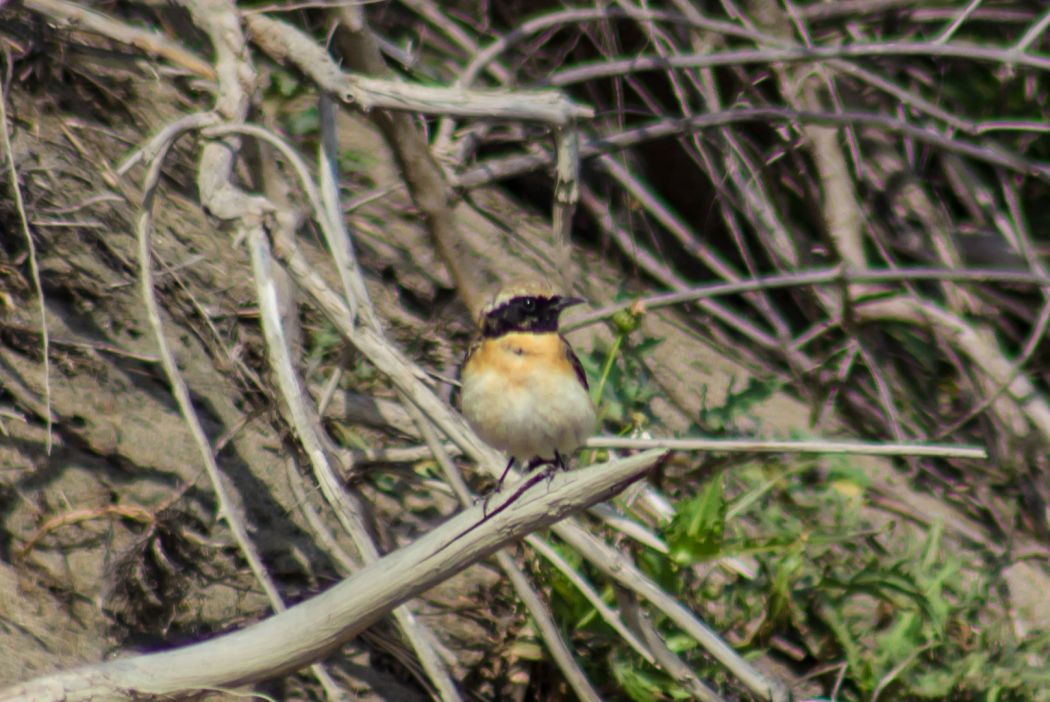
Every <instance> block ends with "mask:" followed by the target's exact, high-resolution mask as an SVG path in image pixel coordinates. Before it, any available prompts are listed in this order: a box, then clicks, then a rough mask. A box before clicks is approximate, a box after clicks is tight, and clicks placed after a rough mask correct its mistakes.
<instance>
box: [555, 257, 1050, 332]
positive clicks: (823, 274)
mask: <svg viewBox="0 0 1050 702" xmlns="http://www.w3.org/2000/svg"><path fill="white" fill-rule="evenodd" d="M922 280H950V281H953V282H969V283H1000V284H1004V285H1017V284H1022V285H1039V286H1043V285H1050V277H1047V276H1043V275H1040V274H1038V273H1031V272H1029V271H1011V270H1002V269H996V268H991V269H982V268H963V269H958V270H955V269H951V268H895V269H892V270H883V271H877V270H863V271H850V270H846V269H843V268H841V267H835V268H821V269H818V270H814V271H809V272H801V273H784V274H780V275H771V276H765V277H761V278H756V279H754V280H742V281H740V282H737V283H713V284H711V285H701V286H698V287H695V288H689V289H688V290H683V291H681V292H670V293H661V294H659V295H653V296H650V297H645V298H639V299H637V300H631V301H628V302H618V303H615V304H612V305H608V306H607V307H602V308H600V309H597V310H594V311H593V312H588V313H586V314H583V315H580V316H578V317H573V318H572V319H571V320H570V321H568V322H567V323H565V324H564V325H562V327H563V329H564V330H565V331H566V332H568V331H573V330H575V329H580V328H581V327H585V326H588V325H591V324H594V323H595V322H599V321H602V320H605V319H609V318H610V317H612V316H613V315H614V314H616V313H617V312H619V311H621V310H626V309H631V308H632V307H635V308H636V309H641V310H649V309H658V308H660V307H668V306H671V305H678V304H681V303H683V302H692V301H695V300H701V299H706V298H710V297H722V296H725V295H737V294H740V293H744V292H750V291H752V290H763V289H768V290H772V289H777V288H793V287H796V286H805V285H825V284H833V283H839V282H841V283H843V284H846V285H850V284H854V283H890V282H898V281H922Z"/></svg>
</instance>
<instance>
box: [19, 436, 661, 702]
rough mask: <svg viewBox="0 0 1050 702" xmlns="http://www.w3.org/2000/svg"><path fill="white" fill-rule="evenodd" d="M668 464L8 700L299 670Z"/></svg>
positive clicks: (559, 484) (625, 472)
mask: <svg viewBox="0 0 1050 702" xmlns="http://www.w3.org/2000/svg"><path fill="white" fill-rule="evenodd" d="M662 455H663V452H662V451H659V450H656V451H647V452H645V453H640V454H637V455H635V456H631V457H630V458H625V459H621V460H617V461H612V462H610V463H603V464H599V465H595V466H591V467H590V468H586V469H582V470H576V471H572V472H568V473H562V474H560V475H557V476H555V477H554V479H553V480H552V481H551V483H550V485H549V487H548V489H547V490H546V491H545V492H544V494H543V495H542V496H541V495H538V494H534V495H533V496H530V497H529V498H528V499H521V500H518V501H517V502H515V503H514V504H512V505H510V506H509V507H508V508H507V509H505V510H503V511H501V512H500V513H499V514H498V515H493V516H491V518H490V519H488V520H487V521H485V523H483V524H481V525H480V526H479V527H478V528H477V529H474V530H472V531H470V533H468V534H467V535H466V536H464V537H463V538H461V539H458V540H453V537H454V536H455V535H456V534H460V533H462V532H463V531H465V530H466V529H468V528H469V527H470V526H472V525H474V524H477V523H478V522H479V521H480V520H481V519H482V518H483V517H484V506H483V505H478V506H477V507H474V508H473V509H470V510H466V511H464V512H463V513H461V514H459V515H457V516H456V517H454V518H452V519H450V520H448V521H447V522H445V523H444V524H442V525H441V527H439V528H438V529H435V530H434V531H431V532H430V533H428V534H426V535H424V536H422V537H421V538H419V539H418V540H417V541H415V542H413V543H412V544H410V545H408V546H406V547H404V548H401V549H399V550H397V551H395V552H393V553H391V554H389V555H387V556H384V557H383V558H381V559H380V560H378V561H375V562H374V563H371V564H369V565H367V566H365V567H364V568H363V569H362V570H360V571H359V572H357V573H356V574H354V575H353V576H351V577H350V578H347V579H346V580H344V581H342V582H341V583H339V584H338V585H335V586H334V587H332V588H331V589H329V590H328V591H326V592H324V593H323V594H321V595H318V596H316V597H314V598H311V599H309V600H307V601H305V602H302V603H300V604H298V605H296V606H294V607H291V608H289V609H288V610H287V611H285V612H282V613H280V614H277V615H274V616H272V617H270V618H268V619H265V620H263V621H261V622H258V623H256V624H252V625H250V626H248V627H246V628H244V629H241V630H239V631H237V632H234V633H232V634H226V635H222V636H218V637H216V638H213V639H209V640H208V641H204V642H202V643H198V644H193V645H190V646H185V647H183V648H178V649H175V650H172V651H166V652H163V653H152V654H146V655H140V656H134V657H130V658H122V659H118V660H113V661H108V662H105V663H101V664H99V665H95V666H88V667H85V668H80V669H77V670H72V671H66V672H62V673H56V674H52V675H47V676H44V677H41V678H37V679H35V680H31V681H29V682H25V683H21V684H19V685H15V686H13V687H9V688H7V689H4V690H0V701H4V702H6V701H8V700H10V701H11V702H14V701H15V700H25V699H35V700H38V701H40V702H47V701H49V700H55V701H56V702H58V701H59V700H62V701H63V702H78V701H81V700H93V701H97V700H102V699H117V698H120V699H124V698H128V697H136V698H140V699H141V698H143V697H146V696H155V697H159V696H178V695H184V694H192V693H196V692H198V691H200V690H202V689H216V688H229V687H235V686H239V685H244V684H247V683H250V682H253V681H257V680H263V679H268V678H272V677H274V676H278V675H281V674H283V673H287V672H290V671H293V670H297V669H299V668H300V667H302V666H304V665H306V664H308V663H310V662H311V661H315V660H320V659H321V658H323V657H324V656H325V655H327V654H329V653H330V652H331V651H333V650H335V649H337V648H338V647H339V646H341V645H342V644H343V643H345V642H346V641H348V640H350V639H352V638H353V637H354V636H356V635H357V634H359V633H360V632H361V631H363V630H364V629H366V628H367V627H368V626H370V625H372V624H373V623H375V622H376V621H377V620H379V619H380V618H382V617H383V616H385V615H386V614H387V613H388V612H390V611H391V610H392V609H393V608H394V607H396V606H397V605H399V604H401V603H403V602H405V601H406V600H408V599H411V598H412V597H415V596H417V595H419V594H421V593H423V592H425V591H426V590H427V589H429V588H431V587H433V586H434V585H436V584H437V583H440V582H442V581H444V580H447V579H448V578H449V577H451V576H452V575H454V574H455V573H458V572H459V571H461V570H463V569H464V568H466V567H467V566H469V565H471V564H472V563H476V562H477V561H479V560H481V559H482V558H485V557H486V556H488V555H489V554H491V553H493V552H495V551H496V550H498V549H499V548H501V547H503V546H505V545H506V544H508V543H511V542H513V541H515V540H517V539H519V538H521V537H522V536H525V535H526V534H528V533H530V532H532V531H535V530H537V529H541V528H543V527H546V526H550V525H551V524H554V523H556V522H557V521H558V520H561V519H564V518H565V517H566V516H568V515H570V514H572V513H573V512H576V511H579V510H581V509H585V508H586V507H588V506H590V505H592V504H596V503H598V502H602V501H605V500H607V499H609V498H610V497H612V496H613V495H615V494H616V493H617V492H619V491H620V490H622V489H623V488H625V487H626V486H627V485H629V484H631V483H632V482H634V481H636V480H639V479H641V478H642V477H643V476H644V475H645V474H646V473H647V472H648V471H649V470H650V468H651V467H652V466H653V464H654V463H655V462H656V461H658V460H659V459H660V457H661V456H662ZM535 492H537V493H538V492H539V491H535ZM438 552H440V554H438Z"/></svg>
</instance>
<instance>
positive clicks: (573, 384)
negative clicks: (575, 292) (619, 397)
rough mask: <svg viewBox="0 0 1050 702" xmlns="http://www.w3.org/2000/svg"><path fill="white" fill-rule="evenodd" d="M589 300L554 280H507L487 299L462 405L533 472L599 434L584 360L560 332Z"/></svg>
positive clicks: (491, 439)
mask: <svg viewBox="0 0 1050 702" xmlns="http://www.w3.org/2000/svg"><path fill="white" fill-rule="evenodd" d="M583 302H585V300H583V299H582V298H578V297H571V296H565V295H561V294H559V293H558V292H557V291H556V290H555V288H554V287H553V286H552V285H551V284H550V283H549V282H547V281H546V280H542V279H518V280H515V281H512V282H510V283H507V284H506V285H504V286H503V287H501V288H500V289H499V291H498V292H496V294H495V295H494V296H493V297H492V298H491V300H489V302H488V303H487V304H485V305H484V306H483V307H482V309H481V312H480V314H479V315H478V320H477V326H478V329H477V333H476V334H475V337H474V340H473V341H472V343H471V344H470V347H469V349H468V351H467V354H466V357H465V359H464V361H463V366H462V370H461V372H460V384H461V386H460V408H461V410H462V411H463V415H464V416H465V417H466V419H467V422H468V423H469V424H470V426H471V427H472V428H473V429H474V431H475V432H476V433H477V434H478V436H480V437H481V438H482V439H483V440H484V441H485V442H486V443H487V444H489V445H490V446H492V447H493V448H496V449H499V450H500V451H503V452H505V453H506V454H507V455H509V456H510V460H509V462H508V463H507V467H506V469H504V471H503V474H502V475H501V476H500V479H499V482H498V483H497V486H496V491H497V492H498V491H499V490H500V488H501V487H502V485H503V480H504V478H506V477H507V474H508V473H509V472H510V470H511V468H513V467H514V465H515V463H516V462H518V461H521V462H523V465H524V467H525V470H526V472H527V473H528V472H531V471H533V470H535V469H536V468H538V467H540V466H543V465H548V466H550V467H551V469H554V468H560V469H562V470H565V469H566V468H567V466H566V464H565V457H566V456H568V455H570V454H571V453H572V452H573V451H575V450H576V449H577V448H579V447H580V446H581V445H582V444H583V443H584V442H585V441H586V440H587V438H588V437H589V436H590V435H591V434H592V433H593V432H594V430H595V425H596V424H597V417H596V413H595V409H594V403H593V401H592V400H591V396H590V387H589V386H588V384H587V375H586V374H585V373H584V370H583V366H582V365H581V364H580V359H579V358H578V357H577V356H576V353H575V352H574V351H573V350H572V346H571V345H570V344H569V342H568V341H567V340H566V339H565V337H564V336H562V335H561V334H560V333H559V331H558V318H559V316H560V315H561V313H562V311H563V310H565V309H567V308H569V307H572V306H573V305H578V304H581V303H583Z"/></svg>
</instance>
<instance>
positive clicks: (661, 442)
mask: <svg viewBox="0 0 1050 702" xmlns="http://www.w3.org/2000/svg"><path fill="white" fill-rule="evenodd" d="M587 446H588V447H590V448H610V449H639V450H640V449H650V448H662V449H668V450H670V451H709V452H721V451H726V452H734V453H735V452H741V453H824V454H844V455H853V456H940V457H942V458H975V459H985V458H988V452H987V451H985V450H984V449H983V448H980V447H978V446H944V445H939V444H910V443H909V444H887V443H868V442H861V441H823V440H819V441H818V440H815V441H764V440H755V439H632V438H628V437H620V436H595V437H591V438H590V439H588V440H587Z"/></svg>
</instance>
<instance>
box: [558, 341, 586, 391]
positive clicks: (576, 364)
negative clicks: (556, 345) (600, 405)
mask: <svg viewBox="0 0 1050 702" xmlns="http://www.w3.org/2000/svg"><path fill="white" fill-rule="evenodd" d="M561 348H562V351H563V352H564V353H565V358H567V359H568V360H569V363H570V364H572V369H573V370H574V371H576V379H577V380H579V381H580V385H582V386H583V387H584V389H585V390H590V389H591V386H590V385H588V384H587V374H586V373H584V372H583V364H582V363H580V358H579V356H577V355H576V352H575V351H573V350H572V345H571V344H570V343H569V342H568V340H567V339H566V338H565V337H564V336H563V337H561Z"/></svg>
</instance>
